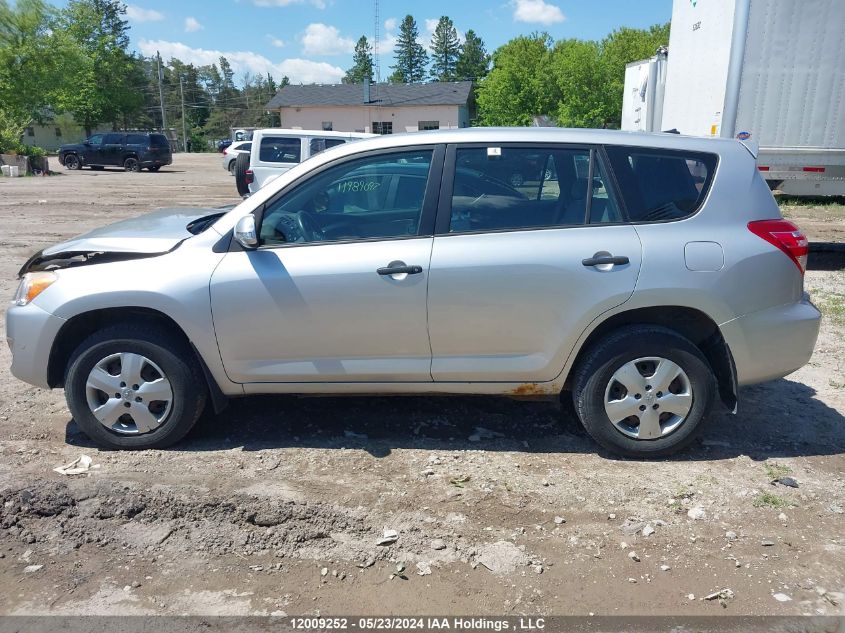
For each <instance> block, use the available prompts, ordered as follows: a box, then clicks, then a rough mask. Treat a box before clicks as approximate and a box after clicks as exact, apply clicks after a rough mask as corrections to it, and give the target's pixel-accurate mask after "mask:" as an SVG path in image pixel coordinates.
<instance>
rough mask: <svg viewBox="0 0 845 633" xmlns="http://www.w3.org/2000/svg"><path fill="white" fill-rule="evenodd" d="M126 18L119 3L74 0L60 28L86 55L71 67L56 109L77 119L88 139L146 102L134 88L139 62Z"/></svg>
mask: <svg viewBox="0 0 845 633" xmlns="http://www.w3.org/2000/svg"><path fill="white" fill-rule="evenodd" d="M125 14H126V6H125V5H124V4H123V3H122V2H121V1H120V0H71V2H70V3H69V4H68V6H67V7H66V8H65V9H64V11H62V13H61V15H60V17H59V20H58V22H57V25H56V27H57V29H60V30H61V31H63V33H64V34H65V35H66V36H67V37H68V38H69V39H70V41H71V42H72V43H73V44H75V45H76V46H77V47H78V49H79V52H80V53H81V55H80V56H79V57H78V58H77V59H76V60H74V63H73V64H72V65H71V68H70V71H69V73H70V74H69V76H68V82H67V85H66V87H65V89H64V90H62V91H60V93H59V95H58V96H57V99H56V105H57V106H58V107H59V108H60V109H62V110H66V111H68V112H70V113H71V114H73V116H74V118H75V119H76V120H77V121H78V122H79V123H80V124H81V125H82V126H83V127H84V128H85V132H86V133H87V134H90V133H91V130H92V128H93V127H94V126H96V125H99V124H100V123H104V122H112V123H114V122H116V121H117V120H118V119H119V118H121V116H124V115H125V114H126V113H127V112H129V111H131V110H133V109H139V108H140V107H141V104H142V103H143V97H142V95H141V93H140V91H139V90H138V86H134V85H132V84H131V83H130V80H131V78H132V77H133V74H132V72H131V69H132V67H133V65H134V64H135V63H136V60H135V59H134V58H133V57H132V56H131V55H130V54H129V52H128V50H127V49H128V47H129V36H128V34H127V32H128V30H129V24H128V23H127V21H126V20H124V19H123V16H124V15H125Z"/></svg>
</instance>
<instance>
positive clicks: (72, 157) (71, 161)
mask: <svg viewBox="0 0 845 633" xmlns="http://www.w3.org/2000/svg"><path fill="white" fill-rule="evenodd" d="M81 167H82V163H81V162H80V161H79V156H77V155H76V154H68V155H67V156H65V169H71V170H75V169H79V168H81Z"/></svg>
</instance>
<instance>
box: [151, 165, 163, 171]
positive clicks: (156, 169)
mask: <svg viewBox="0 0 845 633" xmlns="http://www.w3.org/2000/svg"><path fill="white" fill-rule="evenodd" d="M159 169H161V165H153V166H152V167H150V168H149V170H150V171H158V170H159Z"/></svg>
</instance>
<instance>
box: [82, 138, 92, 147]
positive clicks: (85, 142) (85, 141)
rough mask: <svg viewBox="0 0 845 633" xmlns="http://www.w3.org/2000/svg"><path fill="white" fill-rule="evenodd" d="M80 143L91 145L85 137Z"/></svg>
mask: <svg viewBox="0 0 845 633" xmlns="http://www.w3.org/2000/svg"><path fill="white" fill-rule="evenodd" d="M82 144H83V145H88V146H90V145H91V141H89V140H87V139H86V140H84V141H82Z"/></svg>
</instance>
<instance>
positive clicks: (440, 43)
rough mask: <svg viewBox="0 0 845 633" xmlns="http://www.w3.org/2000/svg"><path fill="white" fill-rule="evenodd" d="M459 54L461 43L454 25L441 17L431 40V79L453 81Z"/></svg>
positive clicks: (446, 18) (445, 17)
mask: <svg viewBox="0 0 845 633" xmlns="http://www.w3.org/2000/svg"><path fill="white" fill-rule="evenodd" d="M460 54H461V42H460V40H458V32H457V30H455V25H454V24H453V23H452V20H450V19H449V18H448V17H447V16H445V15H443V16H441V17H440V19H439V20H438V21H437V26H436V27H435V29H434V35H433V36H432V38H431V78H432V79H436V80H437V81H454V79H455V68H456V64H457V62H458V57H459V56H460Z"/></svg>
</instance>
